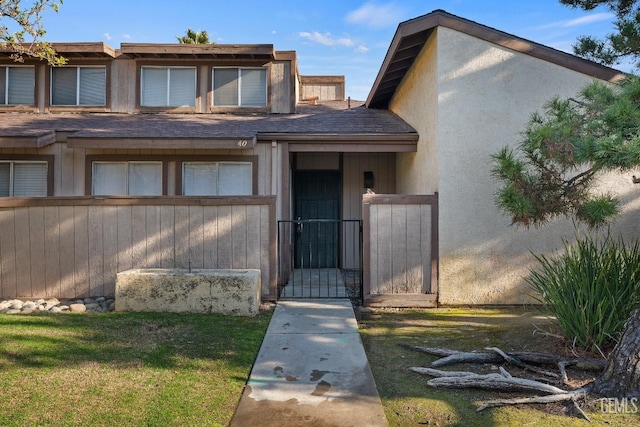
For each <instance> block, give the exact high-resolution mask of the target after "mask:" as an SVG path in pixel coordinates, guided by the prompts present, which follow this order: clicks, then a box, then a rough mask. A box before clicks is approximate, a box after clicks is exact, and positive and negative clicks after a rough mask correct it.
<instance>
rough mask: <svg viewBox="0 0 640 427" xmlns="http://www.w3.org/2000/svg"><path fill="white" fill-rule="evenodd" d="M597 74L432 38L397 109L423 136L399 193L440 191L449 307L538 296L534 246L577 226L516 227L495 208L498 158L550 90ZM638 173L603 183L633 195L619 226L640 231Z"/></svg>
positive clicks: (481, 44)
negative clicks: (531, 279)
mask: <svg viewBox="0 0 640 427" xmlns="http://www.w3.org/2000/svg"><path fill="white" fill-rule="evenodd" d="M436 60H437V61H436ZM591 81H592V78H591V77H589V76H586V75H582V74H579V73H577V72H575V71H571V70H568V69H566V68H563V67H560V66H558V65H554V64H551V63H548V62H546V61H542V60H540V59H536V58H533V57H531V56H528V55H524V54H521V53H517V52H514V51H511V50H508V49H505V48H502V47H499V46H496V45H493V44H491V43H488V42H485V41H482V40H479V39H476V38H474V37H471V36H468V35H466V34H462V33H459V32H457V31H454V30H450V29H447V28H438V29H437V32H436V33H435V34H434V36H432V38H431V39H430V40H429V42H428V43H427V45H426V46H425V48H424V49H423V51H422V53H421V54H420V56H419V57H418V60H417V61H416V63H415V64H414V67H413V68H412V70H411V71H410V73H409V74H408V76H407V78H406V79H405V81H404V82H403V84H402V85H401V86H400V87H399V90H398V92H397V94H396V96H395V98H394V99H393V100H392V103H391V105H390V108H391V110H392V111H394V112H395V113H397V114H399V115H400V116H401V117H402V118H404V119H405V120H406V121H407V122H408V123H409V124H411V125H412V126H413V127H414V128H416V130H417V131H418V132H419V134H420V141H419V146H418V152H417V153H416V154H413V155H402V156H400V158H399V161H398V168H397V170H398V171H402V173H403V174H404V175H403V176H401V177H399V178H398V192H399V193H406V194H414V193H415V194H429V193H432V192H433V191H438V192H439V201H440V212H439V236H440V239H439V252H440V281H439V284H440V287H439V292H440V295H439V301H440V303H441V304H514V303H516V304H519V303H525V302H529V301H531V298H530V296H529V295H528V294H529V292H528V289H527V287H526V285H525V284H524V282H523V280H522V277H523V276H524V275H526V274H527V271H528V268H529V267H531V266H534V265H535V264H534V262H533V261H534V260H533V257H532V256H531V253H530V251H533V252H536V253H551V252H553V251H554V250H556V249H558V248H560V247H562V241H561V239H562V238H563V237H566V238H571V237H572V236H573V234H574V232H573V226H572V225H571V223H570V222H569V221H556V222H554V223H553V224H551V225H550V226H548V227H545V228H543V229H541V230H530V231H527V230H524V229H522V228H515V227H513V226H510V225H509V223H510V220H509V218H507V217H505V216H504V215H502V214H501V213H500V212H499V211H498V210H497V209H496V207H495V205H494V194H495V192H496V190H497V184H496V183H495V182H494V181H493V179H492V178H491V174H490V169H491V163H490V162H491V159H490V155H491V154H493V153H495V152H496V151H498V150H499V149H500V148H501V147H503V146H505V145H515V144H517V142H518V141H519V134H520V132H521V131H522V130H523V129H524V126H525V124H526V122H527V120H528V119H529V117H530V115H531V113H532V112H534V111H536V110H539V109H540V108H541V107H542V106H543V105H544V103H545V102H546V101H548V100H549V99H550V98H551V97H553V96H555V95H559V96H564V97H566V96H574V95H575V94H576V93H577V92H578V90H579V89H580V88H582V87H583V86H585V85H586V84H588V83H590V82H591ZM436 165H437V166H436ZM630 176H631V173H628V174H623V175H619V176H615V177H611V178H610V179H609V180H608V181H607V182H604V183H603V185H605V186H607V187H608V188H609V189H612V190H614V191H616V192H618V193H619V194H622V195H623V196H624V197H625V198H624V209H625V211H624V212H625V213H624V215H623V217H622V218H621V219H620V220H619V221H618V225H619V227H625V234H626V235H627V236H631V235H634V236H635V235H638V230H637V226H636V225H635V223H637V222H638V221H634V220H633V217H634V215H633V212H634V211H635V210H638V209H639V206H638V200H637V199H638V195H640V188H634V187H633V185H632V184H631V178H630ZM636 218H637V216H636Z"/></svg>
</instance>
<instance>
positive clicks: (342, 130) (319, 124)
mask: <svg viewBox="0 0 640 427" xmlns="http://www.w3.org/2000/svg"><path fill="white" fill-rule="evenodd" d="M351 104H352V108H348V107H347V102H346V101H345V102H343V101H334V102H327V103H322V104H319V105H313V106H312V105H300V106H299V107H300V108H299V109H298V113H297V114H102V113H86V114H73V113H59V114H35V113H0V137H3V138H7V137H36V136H41V135H45V134H47V133H51V132H54V131H58V132H73V136H75V137H83V138H91V137H95V138H201V137H208V138H212V137H213V138H215V137H225V138H232V137H237V136H246V135H248V134H250V135H258V136H259V135H260V134H263V133H268V134H301V135H304V134H328V135H354V134H362V135H367V134H370V135H374V134H382V135H384V134H415V130H414V129H413V128H412V127H411V126H409V125H408V124H407V123H406V122H404V121H403V120H402V119H400V118H399V117H398V116H396V115H395V114H393V113H391V112H389V111H384V110H373V109H367V108H364V107H363V106H362V103H354V102H353V101H352V102H351ZM353 105H356V106H353Z"/></svg>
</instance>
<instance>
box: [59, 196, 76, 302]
mask: <svg viewBox="0 0 640 427" xmlns="http://www.w3.org/2000/svg"><path fill="white" fill-rule="evenodd" d="M73 211H74V207H73V206H60V207H59V209H58V218H59V220H60V226H59V230H60V239H59V243H60V246H59V252H60V294H59V295H56V297H57V298H61V297H62V298H71V297H73V296H75V282H74V274H75V268H76V267H75V244H72V243H75V227H74V216H73Z"/></svg>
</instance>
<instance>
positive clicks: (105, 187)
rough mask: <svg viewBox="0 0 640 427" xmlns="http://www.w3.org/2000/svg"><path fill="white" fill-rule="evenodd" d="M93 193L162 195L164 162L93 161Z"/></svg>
mask: <svg viewBox="0 0 640 427" xmlns="http://www.w3.org/2000/svg"><path fill="white" fill-rule="evenodd" d="M91 194H95V195H105V196H106V195H130V196H159V195H162V162H93V181H92V189H91Z"/></svg>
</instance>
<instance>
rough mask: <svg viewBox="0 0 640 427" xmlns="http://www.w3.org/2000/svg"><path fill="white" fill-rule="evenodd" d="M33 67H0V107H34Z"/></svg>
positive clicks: (34, 80)
mask: <svg viewBox="0 0 640 427" xmlns="http://www.w3.org/2000/svg"><path fill="white" fill-rule="evenodd" d="M35 75H36V73H35V67H4V66H2V67H0V105H34V104H35V101H34V93H35V85H36V83H35V82H36V79H35Z"/></svg>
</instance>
